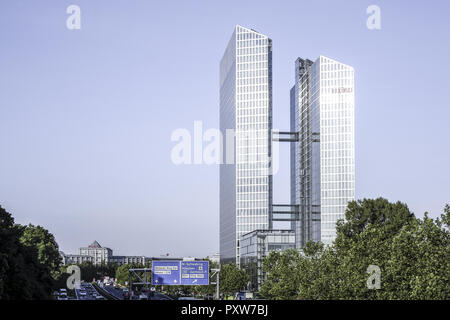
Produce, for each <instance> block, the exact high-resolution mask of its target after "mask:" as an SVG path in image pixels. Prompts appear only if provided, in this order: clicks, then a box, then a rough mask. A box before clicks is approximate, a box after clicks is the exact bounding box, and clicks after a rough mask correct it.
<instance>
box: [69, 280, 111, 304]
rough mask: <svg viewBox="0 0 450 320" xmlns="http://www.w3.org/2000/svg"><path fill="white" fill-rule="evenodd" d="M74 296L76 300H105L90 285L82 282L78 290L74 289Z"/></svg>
mask: <svg viewBox="0 0 450 320" xmlns="http://www.w3.org/2000/svg"><path fill="white" fill-rule="evenodd" d="M75 295H76V297H77V300H104V299H105V298H104V297H103V296H102V295H100V294H99V293H98V292H97V290H95V288H94V287H93V286H92V284H90V283H87V282H83V283H81V286H80V288H79V289H75Z"/></svg>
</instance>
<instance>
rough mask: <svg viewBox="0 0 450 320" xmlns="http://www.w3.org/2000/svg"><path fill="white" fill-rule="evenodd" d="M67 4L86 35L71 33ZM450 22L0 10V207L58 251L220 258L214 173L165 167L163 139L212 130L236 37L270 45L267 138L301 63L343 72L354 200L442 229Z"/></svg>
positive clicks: (353, 10)
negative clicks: (405, 210)
mask: <svg viewBox="0 0 450 320" xmlns="http://www.w3.org/2000/svg"><path fill="white" fill-rule="evenodd" d="M70 4H77V5H79V6H80V8H81V15H82V17H81V18H82V19H81V23H82V25H81V30H73V31H71V30H68V29H67V28H66V19H67V17H68V15H67V14H66V8H67V7H68V6H69V5H70ZM370 4H377V5H379V6H380V8H381V17H382V25H381V26H382V29H381V30H379V31H370V30H368V29H367V28H366V18H367V14H366V8H367V7H368V6H369V5H370ZM449 15H450V2H449V1H446V0H442V1H437V0H436V1H391V0H389V1H380V0H371V1H363V0H355V1H349V0H345V1H344V0H341V1H336V0H333V1H301V0H295V1H261V0H258V1H220V2H219V1H199V0H196V1H137V0H133V1H131V0H121V1H112V0H109V1H106V0H96V1H92V0H71V1H63V0H58V1H44V0H40V1H31V0H29V1H21V0H14V1H13V0H10V1H1V4H0V43H1V47H0V150H1V156H0V204H1V205H2V206H3V207H5V208H6V209H7V210H8V211H10V212H11V213H13V215H14V217H15V218H16V221H17V222H19V223H23V224H25V223H29V222H32V223H34V224H41V225H43V226H45V227H46V228H48V229H49V230H50V231H51V232H53V233H54V234H55V236H56V238H57V241H58V243H59V244H60V247H61V249H62V250H63V251H65V252H75V251H76V249H77V248H78V247H79V246H83V245H87V244H89V243H90V242H92V241H93V240H94V239H96V240H98V241H99V242H100V244H102V245H105V246H109V247H111V248H112V249H114V250H115V253H117V254H139V255H160V254H163V253H170V254H171V255H175V256H178V255H195V256H205V255H207V254H211V253H214V252H216V251H217V250H218V230H219V228H218V222H219V211H218V167H217V166H214V165H211V166H207V165H197V166H194V165H192V166H175V165H173V164H172V162H171V158H170V151H171V149H172V147H173V146H174V143H173V142H171V141H170V136H171V133H172V131H173V130H175V129H177V128H187V129H191V130H192V128H193V122H194V120H202V121H203V123H204V128H216V127H217V126H218V117H219V115H218V101H219V94H218V93H219V85H218V77H219V61H220V58H221V56H222V54H223V51H224V49H225V47H226V45H227V42H228V40H229V38H230V36H231V33H232V32H233V28H234V26H235V25H236V24H240V25H243V26H245V27H249V28H253V29H256V30H258V31H259V32H262V33H264V34H267V35H268V36H269V37H271V38H272V40H273V89H274V90H273V93H274V111H273V114H274V127H275V128H279V129H282V130H283V129H288V128H289V89H290V87H291V86H292V84H293V78H294V60H295V59H296V58H297V57H298V56H300V57H305V58H310V59H315V58H317V56H319V55H321V54H322V55H325V56H329V57H331V58H334V59H336V60H339V61H341V62H343V63H346V64H349V65H351V66H353V67H354V68H355V72H356V195H357V198H364V197H370V198H372V197H378V196H383V197H386V198H388V199H389V200H391V201H396V200H401V201H403V202H406V203H407V204H408V205H409V207H410V208H411V209H412V210H413V211H414V212H415V213H416V214H417V215H418V216H422V215H423V212H424V211H429V212H430V213H431V215H432V216H437V215H438V214H440V212H441V211H442V208H443V206H444V204H445V203H446V202H450V179H449V178H450V170H449V164H450V142H449V137H450V125H449V119H450V108H449V107H450V106H449V96H448V95H449V89H450V77H449V72H450V59H449V57H450V42H449V34H450V20H449V19H448V16H449ZM282 156H283V159H282V165H284V167H283V168H282V169H281V170H280V172H279V173H278V174H277V175H276V176H275V178H274V180H275V182H274V183H275V185H274V188H275V191H274V197H275V202H278V203H283V202H288V201H289V166H288V165H289V159H288V148H287V146H282Z"/></svg>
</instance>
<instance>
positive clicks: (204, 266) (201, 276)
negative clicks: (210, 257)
mask: <svg viewBox="0 0 450 320" xmlns="http://www.w3.org/2000/svg"><path fill="white" fill-rule="evenodd" d="M181 284H182V285H208V284H209V261H181Z"/></svg>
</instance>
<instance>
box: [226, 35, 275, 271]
mask: <svg viewBox="0 0 450 320" xmlns="http://www.w3.org/2000/svg"><path fill="white" fill-rule="evenodd" d="M220 129H221V132H222V134H223V136H224V140H225V142H224V144H223V145H224V147H226V146H229V145H230V141H229V140H230V136H229V134H228V133H227V130H228V132H229V130H233V131H234V133H235V138H234V148H232V149H233V152H234V155H230V152H231V150H230V148H228V147H226V148H225V150H224V154H223V160H224V162H225V163H224V164H222V165H221V166H220V254H221V261H222V262H225V263H226V262H230V261H232V262H236V263H237V264H238V265H239V263H240V259H239V256H240V252H239V248H240V244H239V239H240V237H241V236H242V235H243V234H246V233H248V232H251V231H253V230H257V229H268V228H269V225H270V222H269V210H270V208H271V205H272V196H271V195H272V177H271V175H270V174H269V173H270V170H269V165H270V159H271V130H272V41H271V40H270V39H269V38H268V37H267V36H265V35H263V34H261V33H259V32H256V31H254V30H252V29H247V28H244V27H241V26H236V28H235V30H234V32H233V35H232V37H231V39H230V41H229V43H228V46H227V49H226V50H225V54H224V56H223V58H222V60H221V66H220ZM231 158H233V159H234V161H233V163H229V161H228V162H227V160H230V159H231Z"/></svg>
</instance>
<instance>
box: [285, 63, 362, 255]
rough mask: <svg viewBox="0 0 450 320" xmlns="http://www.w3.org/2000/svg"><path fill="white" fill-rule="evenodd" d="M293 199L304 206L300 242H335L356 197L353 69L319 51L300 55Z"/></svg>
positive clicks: (294, 95) (294, 98)
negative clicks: (339, 223) (314, 55)
mask: <svg viewBox="0 0 450 320" xmlns="http://www.w3.org/2000/svg"><path fill="white" fill-rule="evenodd" d="M291 131H292V132H298V142H296V143H294V144H292V145H291V201H292V203H293V204H298V205H299V209H300V219H299V221H294V222H292V226H291V227H292V229H293V230H295V235H296V246H297V247H298V248H301V247H303V246H304V245H305V243H306V242H307V241H308V240H310V239H312V240H313V241H322V242H323V243H324V244H331V243H332V242H333V240H334V239H335V237H336V228H335V226H336V222H337V220H338V219H343V218H344V213H345V209H346V207H347V203H348V202H349V201H351V200H354V197H355V153H354V70H353V68H352V67H350V66H347V65H345V64H342V63H340V62H338V61H335V60H332V59H329V58H327V57H323V56H320V57H319V58H318V59H317V60H316V61H315V62H312V61H310V60H303V59H300V58H298V59H297V61H296V62H295V85H294V87H293V88H292V89H291Z"/></svg>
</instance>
